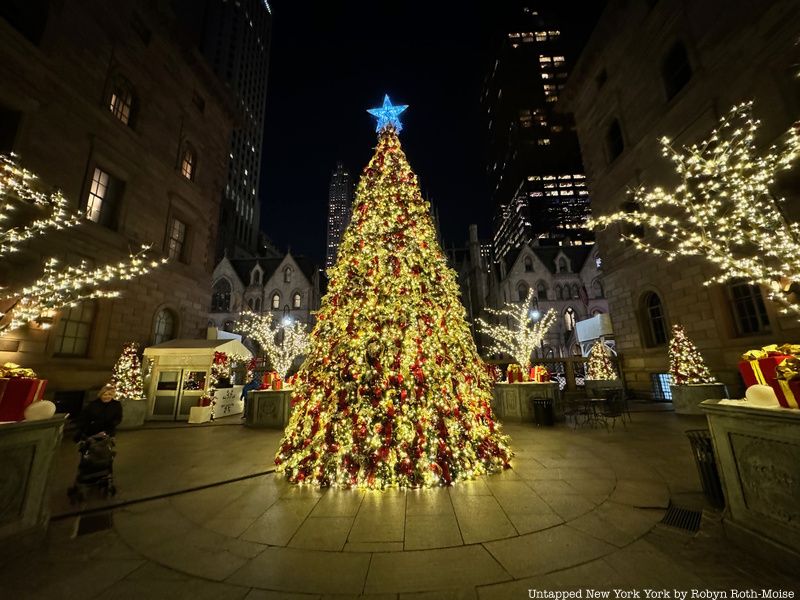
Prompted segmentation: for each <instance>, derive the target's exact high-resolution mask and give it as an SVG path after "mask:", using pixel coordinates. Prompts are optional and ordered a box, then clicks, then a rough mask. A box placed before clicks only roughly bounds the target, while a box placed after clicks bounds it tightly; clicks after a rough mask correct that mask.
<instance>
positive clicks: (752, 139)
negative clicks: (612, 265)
mask: <svg viewBox="0 0 800 600" xmlns="http://www.w3.org/2000/svg"><path fill="white" fill-rule="evenodd" d="M758 125H759V121H757V120H756V119H754V118H753V115H752V102H745V103H742V104H739V105H737V106H734V107H733V108H732V109H731V110H730V112H729V114H728V115H727V116H726V117H723V118H722V119H720V123H719V126H718V127H717V129H715V130H714V131H713V132H712V133H711V134H710V136H709V137H708V139H706V140H705V141H702V142H700V143H698V144H693V145H691V146H688V147H687V146H685V147H683V148H681V149H680V150H676V149H674V148H673V147H672V146H671V145H670V141H669V139H667V138H663V139H662V140H661V145H662V154H663V155H664V156H665V157H667V158H670V159H671V160H672V162H673V164H674V167H675V170H676V172H677V174H678V176H679V177H680V183H679V185H677V186H676V187H675V188H674V189H672V190H666V189H664V188H661V187H654V188H652V189H646V188H642V189H638V190H636V191H635V192H631V193H632V195H633V199H634V200H635V202H634V203H633V204H632V206H634V207H635V209H634V210H631V211H620V212H617V213H614V214H611V215H605V216H599V217H596V218H594V219H593V220H591V221H590V226H593V227H595V228H600V227H606V226H608V225H612V224H627V225H633V226H644V227H645V234H644V235H643V236H642V235H637V234H635V233H623V234H622V238H623V239H627V240H630V241H631V242H633V244H634V245H635V246H636V248H638V249H640V250H643V251H645V252H649V253H651V254H654V255H657V256H663V257H665V258H666V259H667V260H668V261H671V260H674V259H676V258H678V257H682V256H697V257H700V258H702V259H703V260H706V261H708V262H710V263H711V264H713V265H714V266H715V267H716V269H717V274H716V275H715V276H713V277H712V278H711V279H709V280H708V281H706V282H705V283H706V285H709V284H711V283H723V282H726V281H731V280H734V279H742V280H745V281H747V282H749V283H751V284H754V285H763V286H765V287H766V288H767V289H768V290H769V296H770V299H772V300H773V301H775V302H777V303H778V304H779V305H781V306H782V309H783V311H784V312H789V311H791V312H793V313H795V314H798V315H800V304H798V303H796V302H794V301H792V300H791V299H790V298H789V296H788V295H787V294H786V293H785V292H786V291H788V289H789V287H790V286H791V285H792V284H793V283H798V282H800V281H799V278H800V226H799V225H798V224H797V223H793V222H788V221H787V219H786V217H785V215H784V210H783V199H782V198H777V197H775V196H773V194H772V193H771V189H770V188H771V186H772V184H773V182H774V178H775V175H776V174H777V173H778V172H779V171H782V170H786V169H789V168H790V167H791V164H792V162H793V161H794V160H795V159H796V158H797V156H798V153H800V127H799V126H798V125H797V124H796V125H795V127H794V128H793V129H791V130H790V131H789V132H788V134H787V135H786V139H785V140H784V142H783V143H782V145H781V147H780V148H779V147H778V146H777V145H773V146H771V147H770V148H769V149H768V150H767V151H766V152H763V153H761V152H760V151H759V149H758V148H757V146H756V132H757V131H758Z"/></svg>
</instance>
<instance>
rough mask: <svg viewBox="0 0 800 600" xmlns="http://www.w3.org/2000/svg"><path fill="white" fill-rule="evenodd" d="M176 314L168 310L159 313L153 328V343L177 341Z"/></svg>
mask: <svg viewBox="0 0 800 600" xmlns="http://www.w3.org/2000/svg"><path fill="white" fill-rule="evenodd" d="M176 321H177V319H175V313H173V312H172V311H171V310H169V309H168V308H164V309H162V310H160V311H158V314H157V315H156V320H155V324H154V326H153V343H154V344H160V343H162V342H168V341H169V340H174V339H175V329H176V328H175V325H176Z"/></svg>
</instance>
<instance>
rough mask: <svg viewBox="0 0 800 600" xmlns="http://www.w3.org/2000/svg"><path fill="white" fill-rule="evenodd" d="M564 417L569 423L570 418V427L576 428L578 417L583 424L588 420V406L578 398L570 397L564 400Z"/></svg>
mask: <svg viewBox="0 0 800 600" xmlns="http://www.w3.org/2000/svg"><path fill="white" fill-rule="evenodd" d="M564 418H565V420H566V421H567V423H569V421H570V418H571V419H572V429H577V428H578V421H579V419H582V420H583V423H584V424H585V423H586V422H587V421H588V420H589V413H588V407H587V405H586V403H585V402H582V401H581V400H580V399H576V398H572V399H570V400H567V401H565V402H564Z"/></svg>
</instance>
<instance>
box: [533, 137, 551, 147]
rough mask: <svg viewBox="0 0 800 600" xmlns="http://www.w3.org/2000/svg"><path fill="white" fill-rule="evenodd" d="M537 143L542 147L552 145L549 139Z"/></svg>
mask: <svg viewBox="0 0 800 600" xmlns="http://www.w3.org/2000/svg"><path fill="white" fill-rule="evenodd" d="M536 143H537V144H539V145H540V146H549V145H550V139H549V138H542V139H540V140H536Z"/></svg>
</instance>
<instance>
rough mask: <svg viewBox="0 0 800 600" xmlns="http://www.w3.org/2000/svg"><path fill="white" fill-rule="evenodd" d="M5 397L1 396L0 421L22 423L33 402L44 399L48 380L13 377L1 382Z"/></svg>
mask: <svg viewBox="0 0 800 600" xmlns="http://www.w3.org/2000/svg"><path fill="white" fill-rule="evenodd" d="M0 381H2V382H4V383H3V384H0V385H2V387H3V388H4V389H3V395H2V396H0V421H22V420H23V419H24V418H25V409H26V408H28V405H29V404H31V403H32V402H35V401H37V400H41V399H42V395H43V394H44V390H45V387H46V386H47V380H46V379H34V378H32V377H13V378H10V379H2V380H0Z"/></svg>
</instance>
